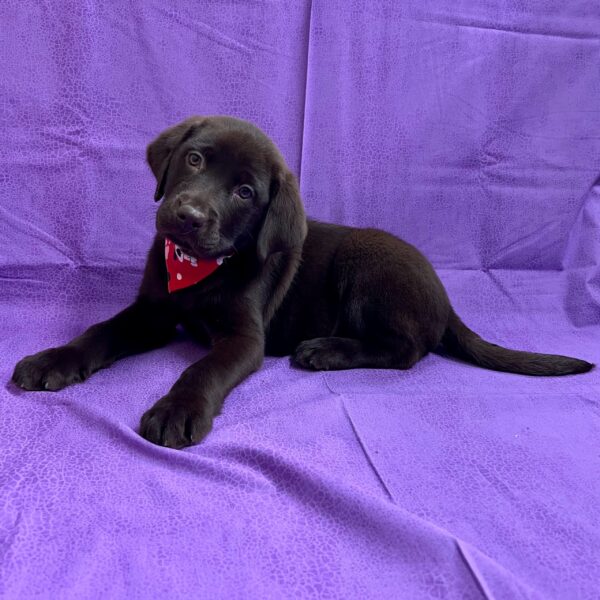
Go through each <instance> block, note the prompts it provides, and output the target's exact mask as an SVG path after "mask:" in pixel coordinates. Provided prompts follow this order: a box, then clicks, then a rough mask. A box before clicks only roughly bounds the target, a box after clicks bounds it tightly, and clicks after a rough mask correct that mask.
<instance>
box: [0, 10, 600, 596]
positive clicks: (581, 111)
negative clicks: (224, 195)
mask: <svg viewBox="0 0 600 600" xmlns="http://www.w3.org/2000/svg"><path fill="white" fill-rule="evenodd" d="M0 23H1V30H2V35H0V73H2V78H1V82H0V107H1V108H0V135H1V139H2V144H1V145H0V244H1V246H2V249H3V251H2V252H1V253H0V323H1V324H2V326H1V332H2V335H1V336H0V357H1V360H0V375H1V378H2V380H3V381H4V382H6V383H5V384H4V385H3V386H2V388H1V389H0V402H1V405H0V406H1V409H0V410H1V412H0V414H1V418H0V595H1V596H2V597H3V598H10V599H13V598H19V599H21V598H34V597H36V598H40V597H43V598H128V599H132V598H150V597H163V598H184V597H194V598H210V599H211V600H215V599H227V600H232V599H236V598H239V599H248V598H260V599H266V598H286V599H287V598H340V599H348V598H357V599H358V598H360V599H365V598H390V599H398V598H410V599H414V598H463V599H466V598H488V599H492V598H495V599H501V598H502V599H504V598H511V599H512V598H544V599H549V598H556V599H561V600H562V599H566V598H582V599H586V598H587V599H591V598H598V597H599V596H600V575H599V571H598V565H599V564H600V400H599V398H600V394H599V391H600V371H598V370H595V371H592V372H591V373H589V374H586V375H580V376H575V377H567V378H563V379H560V378H548V379H537V378H532V377H522V376H516V375H510V374H503V373H492V372H489V371H485V370H482V369H478V368H475V367H473V366H469V365H466V364H463V363H460V362H458V361H454V360H450V359H445V358H442V357H439V356H429V357H427V358H426V359H424V360H423V361H422V362H421V363H420V364H418V365H417V366H416V367H415V368H414V369H413V370H411V371H409V372H399V371H382V370H380V371H375V370H357V371H349V372H332V373H326V374H323V373H307V372H302V371H298V370H294V369H292V368H290V366H289V364H288V361H287V360H286V359H267V360H266V362H265V365H264V367H263V368H262V370H261V371H259V372H258V373H256V374H255V375H254V376H252V377H251V378H250V379H249V380H247V381H246V382H245V383H244V384H243V385H241V386H240V387H239V388H237V389H236V390H235V391H234V392H233V393H232V394H231V396H230V397H229V399H228V400H227V401H226V403H225V407H224V411H223V414H222V416H221V417H219V418H218V419H217V420H216V424H215V429H214V431H213V433H212V434H211V435H210V437H209V438H208V439H207V440H206V442H205V443H203V444H202V445H200V446H197V447H194V448H190V449H187V450H185V451H181V452H179V451H173V450H166V449H163V448H159V447H155V446H153V445H151V444H149V443H147V442H146V441H144V440H143V439H141V438H140V437H139V436H138V435H137V434H136V428H137V424H138V421H139V417H140V415H141V414H142V412H143V411H144V410H145V409H146V408H147V407H149V406H150V405H151V404H152V403H153V402H154V401H155V400H157V399H158V398H159V397H161V396H162V395H163V394H164V393H165V392H166V391H167V390H168V389H169V387H170V385H171V384H172V383H173V382H174V381H175V379H176V378H177V376H178V375H179V373H180V372H181V371H182V370H183V369H184V368H185V367H186V366H187V365H188V364H190V362H191V361H193V360H194V359H196V358H197V357H198V356H200V355H201V354H202V352H204V350H202V349H201V348H198V347H197V346H195V345H194V344H193V343H192V342H191V341H190V340H189V339H188V338H187V337H186V335H185V334H183V333H181V335H180V336H179V338H178V340H177V341H176V343H175V344H173V345H171V346H169V347H167V348H164V349H161V350H158V351H155V352H151V353H149V354H147V355H145V356H139V357H133V358H129V359H126V360H124V361H122V362H120V363H118V364H116V365H115V366H114V367H112V368H111V369H109V370H106V371H102V372H100V373H98V374H96V375H94V376H93V377H92V378H91V379H90V380H89V381H88V382H87V383H85V384H84V385H80V386H75V387H72V388H69V389H66V390H64V391H62V392H57V393H53V394H50V393H26V392H21V391H18V390H16V389H15V388H14V387H12V386H11V385H10V384H8V379H9V377H10V373H11V371H12V368H13V366H14V364H15V362H16V361H17V359H18V358H20V357H22V356H23V355H25V354H29V353H32V352H34V351H37V350H40V349H42V348H44V347H47V346H50V345H57V344H61V343H64V342H66V341H67V340H69V339H70V338H71V337H73V336H74V335H76V334H77V333H79V332H81V331H82V330H83V329H84V328H85V327H87V326H88V325H90V324H92V323H93V322H95V321H97V320H99V319H102V318H107V317H108V316H110V315H112V314H113V313H115V312H117V311H118V310H119V309H121V308H123V307H124V306H125V305H126V304H127V303H128V302H130V301H131V300H132V299H133V297H134V295H135V291H136V285H137V283H138V281H139V278H140V273H141V269H142V267H143V263H144V255H145V251H146V249H147V248H148V246H149V243H150V240H151V237H152V233H153V221H154V213H155V210H156V205H155V204H154V202H153V201H152V193H153V189H154V188H153V185H154V183H153V180H152V176H151V174H150V171H149V169H148V168H147V167H146V165H145V163H144V149H145V145H146V144H147V143H148V142H149V141H150V140H151V139H152V138H153V137H154V136H155V135H156V134H157V133H158V132H159V131H160V130H162V129H163V128H165V127H167V126H169V125H171V124H173V123H175V122H177V121H178V120H180V119H183V118H184V117H187V116H189V115H191V114H223V113H224V114H232V115H236V116H240V117H243V118H246V119H250V120H252V121H254V122H255V123H256V124H257V125H259V126H260V127H262V128H263V129H265V130H266V131H267V132H268V133H269V134H270V135H271V136H272V137H273V138H274V140H275V141H276V142H277V144H278V145H279V146H280V148H281V149H282V151H283V153H284V155H285V156H286V158H287V160H288V162H289V164H290V166H291V167H292V169H293V170H294V171H295V172H296V173H297V174H298V175H299V176H300V179H301V187H302V191H303V196H304V200H305V203H306V206H307V210H308V212H309V214H311V215H312V216H314V217H319V218H323V219H326V220H333V221H337V222H343V223H348V224H355V225H369V226H378V227H381V228H384V229H387V230H389V231H392V232H394V233H396V234H398V235H399V236H401V237H403V238H405V239H407V240H408V241H410V242H412V243H415V244H416V245H418V246H419V247H420V248H421V249H422V250H423V251H424V252H425V254H426V255H427V256H428V257H429V258H430V259H431V260H432V261H433V262H434V264H435V266H436V267H437V268H438V269H439V272H440V275H441V277H442V278H443V280H444V282H445V283H446V285H447V288H448V291H449V294H450V296H451V298H452V300H453V303H454V306H455V308H456V309H457V311H458V312H459V314H460V315H461V316H462V317H463V318H464V320H465V321H466V322H467V323H468V324H469V325H471V326H472V327H473V328H474V329H476V330H477V331H478V332H480V333H481V334H482V335H484V336H486V337H488V338H489V339H490V340H492V341H495V342H497V343H502V344H506V345H509V346H512V347H520V348H523V349H529V350H536V351H547V352H560V353H565V354H572V355H574V356H578V357H581V358H585V359H588V360H591V361H592V362H600V344H599V343H598V340H599V338H600V180H599V179H598V175H599V170H600V104H599V98H600V69H599V68H598V65H599V64H600V7H599V6H598V3H597V2H594V1H593V0H571V1H569V2H565V1H564V0H534V1H531V2H512V1H509V0H484V1H482V0H457V1H455V2H437V1H433V0H418V1H417V0H414V1H413V0H407V1H406V2H396V1H394V0H389V1H383V0H382V1H379V2H372V1H370V0H362V1H355V0H327V1H326V0H313V1H312V2H310V1H308V0H307V1H304V2H302V1H300V0H298V1H296V2H283V1H281V2H277V1H274V0H272V1H270V2H257V1H250V2H236V1H233V0H228V1H221V2H219V1H211V2H183V1H179V0H177V1H169V2H164V1H159V0H133V1H132V2H127V3H125V2H117V1H113V2H94V1H92V0H72V1H71V2H67V1H59V2H42V1H41V0H40V1H36V0H31V1H29V2H22V1H20V0H19V1H17V0H7V1H5V2H3V3H1V5H0Z"/></svg>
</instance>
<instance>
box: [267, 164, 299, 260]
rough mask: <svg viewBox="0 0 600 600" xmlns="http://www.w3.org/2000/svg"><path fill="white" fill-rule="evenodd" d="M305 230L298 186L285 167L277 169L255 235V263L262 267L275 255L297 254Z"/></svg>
mask: <svg viewBox="0 0 600 600" xmlns="http://www.w3.org/2000/svg"><path fill="white" fill-rule="evenodd" d="M306 229H307V227H306V215H305V213H304V207H303V206H302V200H301V199H300V190H299V189H298V182H297V181H296V178H295V177H294V175H293V174H292V173H291V172H290V171H289V170H288V169H287V168H286V167H281V168H280V169H279V172H278V173H277V174H276V175H275V176H274V177H273V179H272V182H271V190H270V201H269V208H268V209H267V214H266V216H265V219H264V221H263V224H262V227H261V229H260V232H259V234H258V240H257V245H256V247H257V253H258V258H259V260H260V261H261V262H263V263H264V262H265V261H266V259H267V258H268V257H269V256H270V255H271V254H274V253H276V252H284V253H286V252H295V251H297V252H298V254H300V252H301V251H302V246H303V244H304V238H305V237H306Z"/></svg>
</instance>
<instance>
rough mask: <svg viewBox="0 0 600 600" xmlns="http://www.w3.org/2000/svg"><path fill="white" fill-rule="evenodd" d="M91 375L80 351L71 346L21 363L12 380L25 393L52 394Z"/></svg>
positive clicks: (35, 355) (25, 359)
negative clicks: (45, 391)
mask: <svg viewBox="0 0 600 600" xmlns="http://www.w3.org/2000/svg"><path fill="white" fill-rule="evenodd" d="M90 373H91V371H90V370H89V369H87V368H86V366H85V365H84V363H83V361H82V356H81V352H79V351H78V350H77V349H76V348H74V347H72V346H61V347H59V348H49V349H48V350H43V351H42V352H38V353H37V354H32V355H31V356H26V357H25V358H23V359H22V360H20V361H19V362H18V363H17V366H16V367H15V370H14V372H13V375H12V381H13V382H14V383H15V384H16V385H18V386H19V387H21V388H23V389H24V390H48V391H51V392H54V391H56V390H61V389H62V388H64V387H66V386H68V385H71V384H72V383H79V382H80V381H83V380H84V379H87V377H89V375H90Z"/></svg>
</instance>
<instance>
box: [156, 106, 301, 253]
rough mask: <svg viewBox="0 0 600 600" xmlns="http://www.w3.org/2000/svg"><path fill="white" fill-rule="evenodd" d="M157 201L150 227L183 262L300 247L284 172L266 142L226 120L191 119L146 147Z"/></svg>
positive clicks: (294, 190)
mask: <svg viewBox="0 0 600 600" xmlns="http://www.w3.org/2000/svg"><path fill="white" fill-rule="evenodd" d="M147 159H148V164H149V165H150V168H151V169H152V172H153V173H154V175H155V177H156V181H157V185H156V192H155V194H154V198H155V200H157V201H158V200H160V199H161V198H163V197H164V200H163V202H162V204H161V206H160V207H159V209H158V212H157V215H156V228H157V230H158V232H159V233H160V234H161V235H164V236H165V237H168V238H170V239H172V240H173V241H174V242H175V243H176V244H178V245H179V246H181V247H182V248H183V250H184V251H185V252H186V253H188V254H190V255H191V256H196V257H201V258H210V257H217V256H222V255H224V254H230V253H231V252H233V251H241V250H243V249H246V248H247V247H250V246H251V247H254V248H255V249H256V252H257V255H258V257H259V258H260V259H261V260H262V261H264V260H266V258H267V257H268V256H269V255H270V254H272V253H274V252H278V251H286V250H287V249H295V248H301V247H302V243H303V241H304V236H305V235H306V218H305V216H304V210H303V208H302V203H301V200H300V195H299V192H298V186H297V183H296V180H295V178H294V176H293V175H292V173H290V171H289V170H288V168H287V167H286V165H285V161H284V160H283V158H282V156H281V154H280V153H279V151H278V150H277V148H276V147H275V145H274V144H273V142H271V140H270V139H269V138H268V137H267V136H266V135H265V134H264V133H262V132H261V131H260V130H259V129H258V128H256V127H255V126H254V125H252V124H250V123H248V122H246V121H242V120H239V119H234V118H232V117H191V118H190V119H187V120H185V121H183V122H182V123H180V124H178V125H175V126H174V127H171V128H170V129H167V130H166V131H164V132H163V133H161V134H160V135H159V136H158V138H157V139H156V140H154V141H153V142H152V143H151V144H150V145H149V146H148V149H147Z"/></svg>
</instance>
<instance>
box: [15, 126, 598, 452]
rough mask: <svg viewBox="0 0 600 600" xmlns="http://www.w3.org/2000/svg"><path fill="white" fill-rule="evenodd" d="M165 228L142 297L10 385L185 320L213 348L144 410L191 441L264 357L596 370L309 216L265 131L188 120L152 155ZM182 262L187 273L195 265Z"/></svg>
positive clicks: (143, 426)
mask: <svg viewBox="0 0 600 600" xmlns="http://www.w3.org/2000/svg"><path fill="white" fill-rule="evenodd" d="M147 160H148V164H149V165H150V168H151V170H152V172H153V174H154V176H155V177H156V182H157V185H156V191H155V194H154V199H155V200H156V201H159V200H161V199H163V198H164V200H163V201H162V203H161V205H160V207H159V209H158V211H157V214H156V230H157V234H156V236H155V238H154V242H153V244H152V247H151V249H150V251H149V253H148V258H147V261H146V266H145V270H144V274H143V278H142V283H141V286H140V289H139V293H138V295H137V299H136V300H135V302H134V303H133V304H132V305H131V306H129V307H128V308H126V309H125V310H123V311H122V312H120V313H119V314H117V315H116V316H115V317H113V318H111V319H109V320H107V321H104V322H102V323H98V324H97V325H94V326H92V327H90V328H89V329H88V330H87V331H86V332H85V333H83V334H82V335H81V336H79V337H77V338H75V339H74V340H72V341H71V342H69V343H68V344H66V345H65V346H61V347H58V348H50V349H48V350H44V351H43V352H40V353H38V354H34V355H32V356H27V357H25V358H23V359H22V360H21V361H20V362H19V363H18V364H17V365H16V367H15V370H14V373H13V376H12V380H13V382H14V383H15V384H16V385H18V386H20V387H21V388H24V389H26V390H60V389H62V388H64V387H65V386H68V385H71V384H73V383H77V382H81V381H84V380H85V379H87V378H88V377H89V376H90V375H91V374H92V373H94V372H95V371H97V370H99V369H102V368H105V367H107V366H109V365H110V364H112V363H113V362H114V361H116V360H118V359H120V358H123V357H125V356H128V355H132V354H136V353H141V352H144V351H147V350H151V349H154V348H158V347H160V346H163V345H165V344H167V343H168V341H169V340H170V339H171V338H172V337H173V335H174V333H175V330H176V327H177V325H179V324H181V325H183V326H184V327H185V328H187V329H188V330H189V331H190V332H191V333H192V334H193V335H194V336H195V337H196V338H198V339H199V340H200V341H201V342H203V343H209V344H210V346H211V349H210V351H209V353H208V354H207V355H206V356H205V357H204V358H202V359H201V360H199V361H198V362H196V363H194V364H193V365H191V366H190V367H189V368H187V369H186V370H185V371H184V372H183V373H182V374H181V376H180V377H179V379H178V380H177V381H176V382H175V384H174V385H173V387H172V388H171V390H170V391H169V392H168V394H167V395H166V396H164V397H163V398H161V399H160V400H158V402H156V404H154V406H152V407H151V408H150V409H149V410H148V411H147V412H146V413H145V414H144V415H143V416H142V418H141V423H140V430H139V431H140V434H141V435H142V436H143V437H144V438H145V439H147V440H149V441H150V442H153V443H155V444H159V445H162V446H167V447H170V448H183V447H185V446H189V445H192V444H196V443H198V442H199V441H201V440H202V439H203V438H204V437H205V436H206V435H207V434H208V432H209V431H210V429H211V428H212V423H213V419H214V417H215V416H216V415H217V414H218V413H219V412H220V409H221V406H222V404H223V401H224V399H225V397H226V396H227V394H228V393H229V391H230V390H231V389H232V388H233V387H234V386H236V385H237V384H238V383H240V382H241V381H242V380H243V379H244V378H246V377H247V376H248V375H250V374H251V373H252V372H254V371H256V370H257V369H258V368H259V367H260V366H261V364H262V361H263V357H264V356H265V354H268V355H274V356H285V355H291V361H292V363H293V365H295V366H297V367H301V368H305V369H312V370H328V369H353V368H359V367H371V368H383V369H409V368H411V367H412V366H413V365H414V364H415V363H416V362H417V361H418V360H420V359H421V358H423V356H425V355H426V354H427V353H428V352H432V351H435V350H436V349H439V348H443V349H445V351H446V353H448V354H450V355H454V356H456V357H459V358H461V359H463V360H465V361H469V362H471V363H474V364H476V365H479V366H481V367H485V368H487V369H495V370H499V371H508V372H511V373H521V374H527V375H568V374H574V373H584V372H586V371H589V370H590V369H591V368H592V367H593V366H594V365H592V364H591V363H589V362H586V361H584V360H579V359H576V358H570V357H566V356H559V355H551V354H535V353H531V352H522V351H516V350H509V349H507V348H502V347H499V346H497V345H494V344H491V343H489V342H487V341H485V340H483V339H482V338H481V337H479V336H478V335H477V334H476V333H474V332H473V331H471V330H470V329H469V328H468V327H467V326H466V325H465V324H464V323H463V322H462V321H461V319H460V318H459V317H458V315H457V314H456V313H455V312H454V310H453V309H452V306H451V304H450V301H449V299H448V296H447V294H446V291H445V289H444V286H443V285H442V283H441V281H440V279H439V278H438V276H437V275H436V273H435V271H434V269H433V267H432V266H431V264H430V263H429V262H428V261H427V259H426V258H425V257H424V256H423V255H422V254H421V253H420V252H419V251H418V250H417V249H416V248H414V247H413V246H411V245H410V244H408V243H406V242H404V241H402V240H400V239H398V238H396V237H394V236H393V235H391V234H389V233H385V232H383V231H379V230H376V229H358V228H353V227H346V226H342V225H332V224H327V223H321V222H317V221H314V220H307V218H306V216H305V212H304V208H303V205H302V202H301V199H300V193H299V189H298V183H297V181H296V179H295V177H294V175H293V174H292V173H291V172H290V170H289V169H288V167H287V166H286V163H285V161H284V159H283V158H282V156H281V154H280V152H279V151H278V149H277V148H276V146H275V145H274V143H273V142H272V141H271V140H270V139H269V138H268V137H267V136H266V135H265V134H264V133H263V132H261V131H260V130H259V129H258V128H257V127H255V126H254V125H252V124H250V123H248V122H246V121H243V120H239V119H235V118H232V117H225V116H214V117H191V118H189V119H187V120H185V121H183V122H182V123H179V124H178V125H175V126H174V127H171V128H170V129H167V130H166V131H164V132H163V133H161V134H160V135H159V136H158V138H157V139H155V140H154V141H153V142H152V143H151V144H150V145H149V146H148V148H147ZM184 271H185V272H184Z"/></svg>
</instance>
